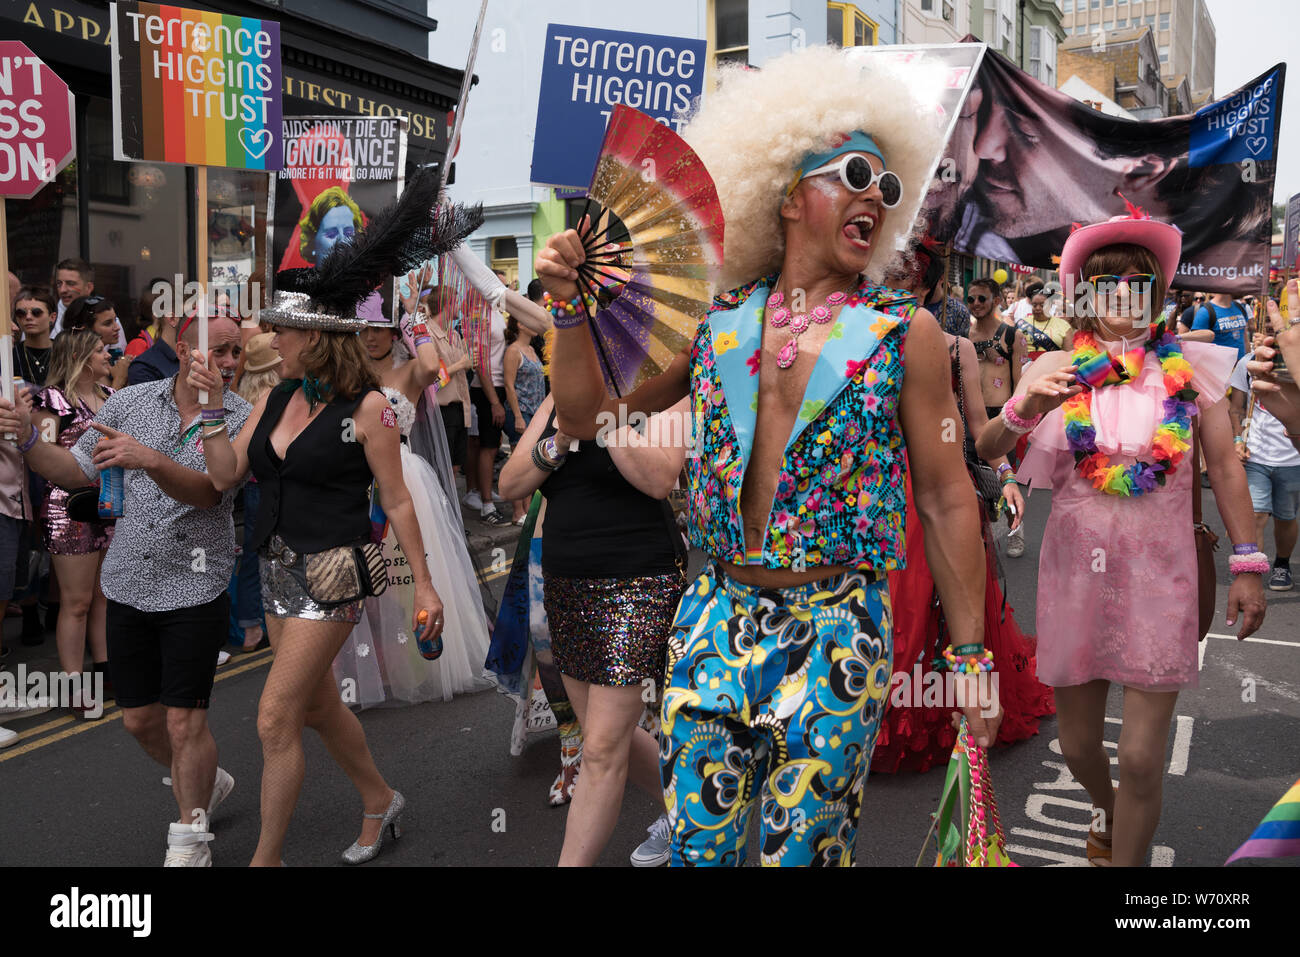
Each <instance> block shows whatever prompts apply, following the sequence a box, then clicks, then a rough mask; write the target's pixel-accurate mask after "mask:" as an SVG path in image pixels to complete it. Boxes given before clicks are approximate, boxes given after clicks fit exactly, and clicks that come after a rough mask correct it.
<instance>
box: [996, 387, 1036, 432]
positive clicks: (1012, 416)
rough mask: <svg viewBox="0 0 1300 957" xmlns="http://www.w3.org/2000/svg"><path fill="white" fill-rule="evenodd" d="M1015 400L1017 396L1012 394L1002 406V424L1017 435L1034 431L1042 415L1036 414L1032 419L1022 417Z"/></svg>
mask: <svg viewBox="0 0 1300 957" xmlns="http://www.w3.org/2000/svg"><path fill="white" fill-rule="evenodd" d="M1015 401H1016V397H1015V396H1012V397H1011V398H1009V399H1007V401H1006V403H1005V404H1004V405H1003V406H1002V412H1001V413H1000V415H999V417H1000V418H1001V419H1002V424H1003V425H1005V426H1006V427H1007V429H1009V430H1010V431H1012V432H1014V433H1015V434H1016V435H1024V434H1025V433H1026V432H1032V431H1033V430H1034V426H1036V425H1038V422H1039V420H1040V419H1042V416H1041V415H1036V416H1034V417H1033V418H1032V419H1024V418H1021V417H1020V416H1019V415H1017V414H1016V410H1015V408H1014V404H1015Z"/></svg>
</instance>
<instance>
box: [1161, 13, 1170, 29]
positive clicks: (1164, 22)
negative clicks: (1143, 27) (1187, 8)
mask: <svg viewBox="0 0 1300 957" xmlns="http://www.w3.org/2000/svg"><path fill="white" fill-rule="evenodd" d="M1160 29H1161V30H1168V29H1169V14H1167V13H1162V14H1160Z"/></svg>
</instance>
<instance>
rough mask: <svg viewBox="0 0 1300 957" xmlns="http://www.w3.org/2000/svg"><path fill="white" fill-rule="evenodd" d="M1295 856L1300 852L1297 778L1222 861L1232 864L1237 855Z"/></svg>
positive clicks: (1299, 784) (1299, 799)
mask: <svg viewBox="0 0 1300 957" xmlns="http://www.w3.org/2000/svg"><path fill="white" fill-rule="evenodd" d="M1294 856H1300V781H1296V783H1295V784H1293V785H1291V789H1290V790H1289V791H1287V792H1286V794H1283V795H1282V800H1280V801H1278V802H1277V803H1276V804H1274V805H1273V809H1272V810H1271V811H1269V812H1268V813H1267V814H1265V815H1264V820H1262V821H1260V822H1259V827H1257V828H1255V833H1253V834H1251V835H1250V837H1249V838H1248V839H1247V841H1246V843H1245V844H1243V845H1241V847H1239V848H1237V850H1236V851H1235V852H1234V853H1233V855H1232V857H1230V858H1228V859H1227V861H1225V862H1224V863H1226V864H1231V863H1232V862H1233V861H1235V860H1237V858H1239V857H1294Z"/></svg>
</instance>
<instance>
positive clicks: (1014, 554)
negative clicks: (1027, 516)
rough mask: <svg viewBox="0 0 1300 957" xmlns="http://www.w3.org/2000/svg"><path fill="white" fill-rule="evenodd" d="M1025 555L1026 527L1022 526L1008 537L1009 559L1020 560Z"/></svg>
mask: <svg viewBox="0 0 1300 957" xmlns="http://www.w3.org/2000/svg"><path fill="white" fill-rule="evenodd" d="M1024 553H1025V526H1023V525H1021V526H1020V527H1019V528H1017V529H1016V530H1015V531H1014V532H1012V533H1011V534H1009V535H1008V536H1007V557H1008V558H1019V557H1020V556H1021V555H1023V554H1024Z"/></svg>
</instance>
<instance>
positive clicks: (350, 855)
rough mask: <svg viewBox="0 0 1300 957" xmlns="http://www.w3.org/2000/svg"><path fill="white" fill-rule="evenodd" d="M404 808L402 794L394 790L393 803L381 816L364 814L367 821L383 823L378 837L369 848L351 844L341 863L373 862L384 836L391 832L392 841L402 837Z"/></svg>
mask: <svg viewBox="0 0 1300 957" xmlns="http://www.w3.org/2000/svg"><path fill="white" fill-rule="evenodd" d="M405 808H406V798H404V797H402V792H401V791H398V790H396V789H394V791H393V801H392V803H391V804H389V805H388V810H387V811H385V812H384V813H383V814H366V815H363V816H364V817H366V818H367V819H368V820H371V821H378V820H382V821H383V822H384V823H383V824H381V825H379V836H378V837H377V838H375V843H373V844H371V845H370V846H369V847H363V846H362V845H360V844H358V843H356V842H355V841H354V842H353V844H352V846H351V847H349V848H348V849H347V850H346V851H344V852H343V863H345V864H364V863H365V862H366V861H369V860H373V859H374V858H376V857H378V856H379V851H380V848H382V847H383V846H384V834H385V832H387V831H391V832H392V834H393V840H397V839H398V838H399V837H401V836H402V822H401V817H402V811H403V810H404V809H405Z"/></svg>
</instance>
